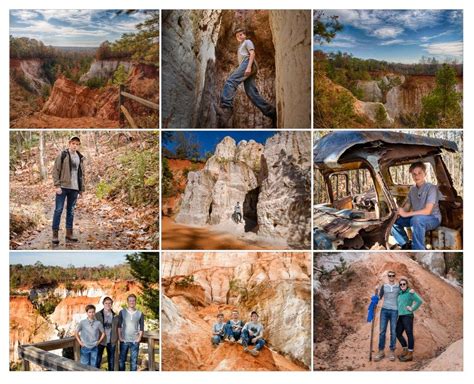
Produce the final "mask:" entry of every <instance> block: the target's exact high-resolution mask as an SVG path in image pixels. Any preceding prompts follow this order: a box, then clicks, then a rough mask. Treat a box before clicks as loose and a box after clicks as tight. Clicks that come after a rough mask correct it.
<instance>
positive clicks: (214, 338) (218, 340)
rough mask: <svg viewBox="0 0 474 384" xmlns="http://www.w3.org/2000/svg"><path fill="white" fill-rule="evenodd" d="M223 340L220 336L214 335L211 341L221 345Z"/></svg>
mask: <svg viewBox="0 0 474 384" xmlns="http://www.w3.org/2000/svg"><path fill="white" fill-rule="evenodd" d="M222 339H223V337H222V336H219V335H212V338H211V341H212V344H214V345H219V344H220V342H221V341H222Z"/></svg>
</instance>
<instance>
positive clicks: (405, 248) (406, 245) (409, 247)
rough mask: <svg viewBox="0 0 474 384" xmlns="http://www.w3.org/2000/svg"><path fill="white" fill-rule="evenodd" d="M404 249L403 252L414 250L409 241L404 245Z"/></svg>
mask: <svg viewBox="0 0 474 384" xmlns="http://www.w3.org/2000/svg"><path fill="white" fill-rule="evenodd" d="M402 249H403V250H411V249H412V244H411V241H407V242H406V243H405V244H403V245H402Z"/></svg>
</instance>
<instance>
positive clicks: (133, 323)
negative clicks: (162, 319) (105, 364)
mask: <svg viewBox="0 0 474 384" xmlns="http://www.w3.org/2000/svg"><path fill="white" fill-rule="evenodd" d="M136 307H137V296H135V295H134V294H131V295H128V297H127V308H124V309H122V310H121V311H120V313H119V321H118V337H119V340H120V356H119V370H120V371H125V362H126V361H127V356H128V351H129V350H130V370H131V371H136V370H137V367H138V351H139V349H140V341H141V339H142V336H143V332H144V331H145V318H144V316H143V313H142V312H140V311H139V310H138V309H137V308H136Z"/></svg>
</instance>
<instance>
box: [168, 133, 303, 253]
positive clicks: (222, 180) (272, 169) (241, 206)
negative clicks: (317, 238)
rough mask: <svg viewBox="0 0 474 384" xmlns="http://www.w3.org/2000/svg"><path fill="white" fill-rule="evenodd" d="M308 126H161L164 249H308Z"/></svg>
mask: <svg viewBox="0 0 474 384" xmlns="http://www.w3.org/2000/svg"><path fill="white" fill-rule="evenodd" d="M310 144H311V135H310V133H309V132H297V131H290V132H281V133H275V132H271V131H265V132H263V131H261V132H257V131H255V133H253V131H250V132H231V131H227V132H222V133H221V132H202V133H201V132H196V131H194V132H165V133H164V135H163V158H162V196H163V200H162V220H163V222H162V241H163V248H164V249H309V248H310V245H311V244H310V237H311V233H310V231H311V211H310V205H311V194H310V189H311V188H310V186H311V170H310V164H311V147H310Z"/></svg>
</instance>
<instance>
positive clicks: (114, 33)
mask: <svg viewBox="0 0 474 384" xmlns="http://www.w3.org/2000/svg"><path fill="white" fill-rule="evenodd" d="M145 18H146V15H145V14H144V13H143V12H142V11H139V12H136V13H133V14H130V15H126V14H120V15H117V13H116V10H99V9H75V10H74V9H44V10H29V9H12V10H10V34H11V35H13V36H15V37H29V38H34V39H37V40H41V41H42V42H43V43H44V44H46V45H54V46H59V47H98V46H99V45H100V43H101V42H103V41H105V40H109V41H114V40H116V39H118V38H120V37H121V36H122V34H123V33H131V32H134V31H135V25H136V24H138V23H140V22H142V21H143V20H144V19H145Z"/></svg>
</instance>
